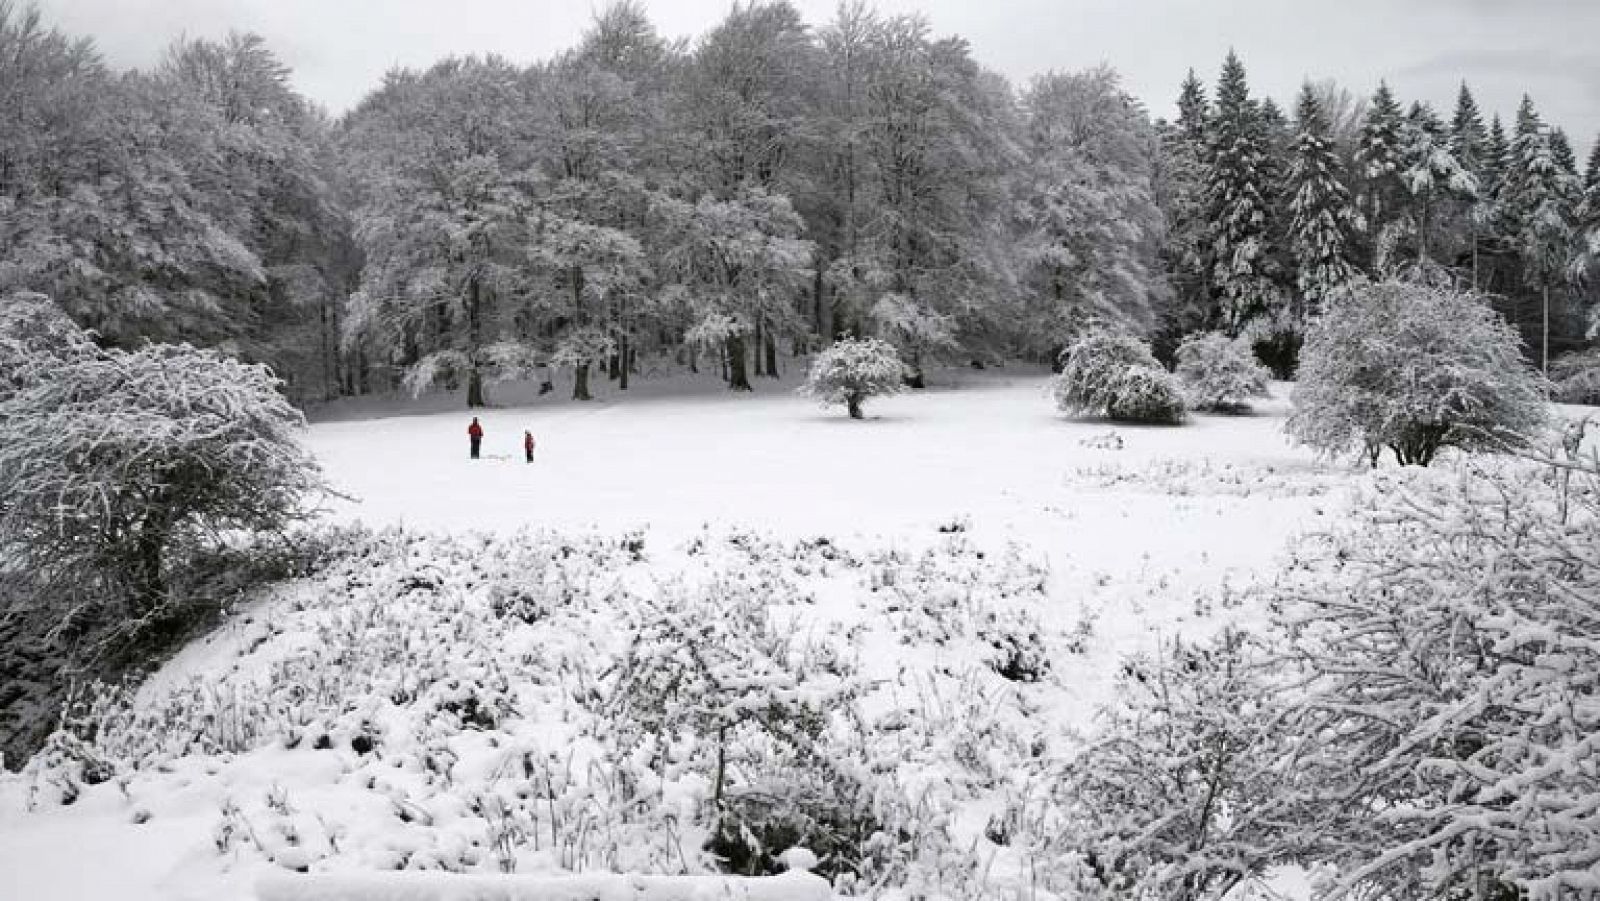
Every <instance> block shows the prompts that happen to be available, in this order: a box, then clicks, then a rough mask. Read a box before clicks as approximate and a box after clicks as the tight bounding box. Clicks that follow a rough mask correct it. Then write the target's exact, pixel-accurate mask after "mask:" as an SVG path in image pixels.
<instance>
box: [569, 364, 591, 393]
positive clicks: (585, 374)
mask: <svg viewBox="0 0 1600 901" xmlns="http://www.w3.org/2000/svg"><path fill="white" fill-rule="evenodd" d="M572 399H573V400H594V398H592V397H590V396H589V364H588V363H579V364H578V365H577V366H575V367H573V370H572Z"/></svg>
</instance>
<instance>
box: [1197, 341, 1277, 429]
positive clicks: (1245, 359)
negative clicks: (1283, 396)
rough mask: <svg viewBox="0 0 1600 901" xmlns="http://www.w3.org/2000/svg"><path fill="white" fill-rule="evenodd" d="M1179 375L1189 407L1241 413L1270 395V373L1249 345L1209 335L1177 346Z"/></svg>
mask: <svg viewBox="0 0 1600 901" xmlns="http://www.w3.org/2000/svg"><path fill="white" fill-rule="evenodd" d="M1177 375H1178V380H1179V381H1181V382H1183V391H1184V395H1185V397H1186V398H1187V399H1188V401H1189V406H1190V407H1192V408H1194V409H1198V410H1212V411H1215V412H1219V413H1238V412H1242V411H1246V410H1249V409H1250V399H1251V398H1256V397H1266V396H1267V378H1268V376H1269V375H1270V373H1268V372H1267V370H1266V367H1264V366H1262V365H1261V364H1260V363H1257V362H1256V358H1255V353H1254V352H1253V351H1252V350H1251V349H1250V345H1249V343H1248V342H1246V341H1244V340H1241V339H1238V338H1229V337H1228V336H1227V335H1224V334H1222V333H1221V332H1206V333H1205V334H1199V335H1190V336H1189V337H1187V338H1185V339H1183V343H1182V344H1180V345H1178V368H1177Z"/></svg>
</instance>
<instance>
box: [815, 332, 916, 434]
mask: <svg viewBox="0 0 1600 901" xmlns="http://www.w3.org/2000/svg"><path fill="white" fill-rule="evenodd" d="M905 379H906V367H905V364H904V363H902V362H900V355H899V354H897V353H895V349H894V346H893V345H891V344H889V343H888V342H886V341H881V340H879V339H877V338H861V339H856V338H841V339H840V340H838V341H835V342H834V343H833V345H832V346H831V347H828V348H827V349H826V350H823V351H822V352H820V353H818V354H817V356H816V358H815V359H813V360H812V361H811V370H810V372H808V373H807V374H806V381H805V384H803V385H801V386H800V393H801V394H803V395H805V396H806V397H813V398H816V399H817V400H818V401H820V402H821V403H822V404H823V405H824V406H837V405H839V404H843V405H844V407H845V409H846V410H847V411H849V413H850V418H851V419H861V418H862V415H861V408H862V405H863V404H865V403H866V402H867V401H868V400H869V399H871V398H874V397H887V396H889V395H893V394H898V393H900V392H901V391H903V390H905Z"/></svg>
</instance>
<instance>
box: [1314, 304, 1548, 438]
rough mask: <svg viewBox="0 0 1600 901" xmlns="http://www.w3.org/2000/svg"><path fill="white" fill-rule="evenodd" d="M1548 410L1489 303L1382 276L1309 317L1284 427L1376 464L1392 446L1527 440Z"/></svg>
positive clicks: (1510, 332)
mask: <svg viewBox="0 0 1600 901" xmlns="http://www.w3.org/2000/svg"><path fill="white" fill-rule="evenodd" d="M1546 417H1547V405H1546V403H1545V399H1544V385H1543V383H1542V380H1541V379H1540V377H1539V376H1538V375H1537V374H1536V373H1535V372H1533V371H1532V370H1531V369H1529V368H1528V366H1527V365H1526V363H1525V362H1524V361H1523V359H1522V352H1521V347H1520V342H1519V340H1518V338H1517V335H1516V332H1515V331H1514V330H1512V328H1511V327H1510V326H1509V325H1507V324H1506V323H1505V321H1504V320H1502V319H1501V318H1500V316H1499V314H1497V313H1496V312H1494V311H1493V310H1492V309H1490V308H1489V306H1488V304H1486V303H1484V302H1482V300H1481V299H1480V298H1478V297H1477V296H1475V295H1472V294H1464V293H1459V292H1456V291H1452V290H1449V289H1445V288H1435V287H1431V286H1427V285H1419V284H1410V283H1405V282H1393V281H1391V282H1384V283H1381V284H1375V285H1363V286H1359V287H1355V288H1352V289H1351V290H1350V291H1348V292H1347V293H1345V294H1344V295H1343V296H1341V297H1339V298H1336V299H1335V300H1334V301H1333V302H1332V303H1330V305H1329V309H1328V311H1327V312H1326V313H1325V314H1324V315H1323V316H1322V318H1321V319H1319V320H1318V321H1317V322H1316V323H1314V324H1313V325H1312V327H1311V330H1310V333H1309V334H1308V335H1307V338H1306V345H1305V348H1304V350H1303V351H1302V352H1301V355H1300V382H1299V384H1298V385H1297V386H1296V388H1295V391H1294V412H1293V413H1292V414H1291V415H1290V417H1289V421H1288V423H1287V426H1286V430H1287V431H1288V433H1289V435H1290V437H1292V438H1294V439H1295V440H1297V441H1299V442H1301V443H1302V444H1306V445H1310V446H1311V447H1313V448H1315V449H1316V450H1318V451H1321V452H1323V453H1326V454H1343V453H1347V452H1350V451H1359V452H1361V453H1362V454H1363V455H1364V456H1365V457H1366V458H1367V459H1368V460H1369V461H1370V462H1371V463H1372V464H1373V465H1374V466H1376V465H1377V462H1378V457H1379V455H1380V454H1381V453H1382V452H1383V449H1384V448H1389V449H1390V450H1392V451H1393V452H1394V455H1395V458H1396V459H1397V460H1399V462H1400V463H1401V464H1403V465H1421V466H1426V465H1428V464H1429V463H1430V462H1432V460H1433V458H1434V455H1435V454H1437V453H1438V452H1439V450H1440V449H1441V448H1445V447H1458V448H1461V449H1463V450H1494V449H1500V448H1505V447H1507V446H1516V445H1520V444H1524V443H1526V441H1527V440H1528V439H1529V438H1530V437H1532V436H1533V435H1535V434H1536V433H1537V432H1538V430H1539V429H1540V428H1541V427H1542V426H1543V425H1544V423H1545V420H1546Z"/></svg>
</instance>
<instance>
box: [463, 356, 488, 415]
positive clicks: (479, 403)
mask: <svg viewBox="0 0 1600 901" xmlns="http://www.w3.org/2000/svg"><path fill="white" fill-rule="evenodd" d="M488 405H489V400H488V397H487V396H486V395H485V394H484V390H483V373H481V372H479V371H478V367H477V366H476V365H474V366H473V367H472V369H471V370H470V371H468V373H467V407H468V408H473V409H475V408H477V407H486V406H488Z"/></svg>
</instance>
